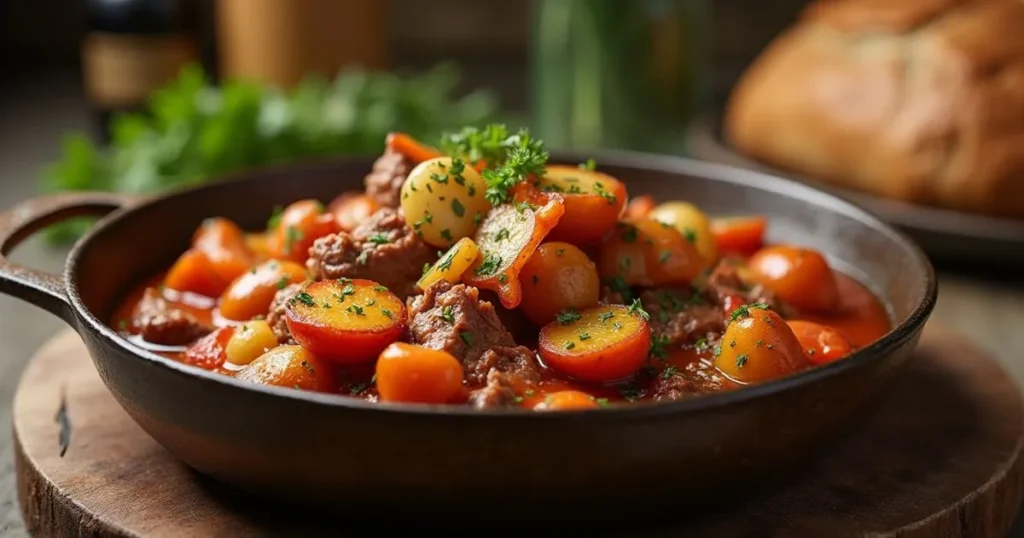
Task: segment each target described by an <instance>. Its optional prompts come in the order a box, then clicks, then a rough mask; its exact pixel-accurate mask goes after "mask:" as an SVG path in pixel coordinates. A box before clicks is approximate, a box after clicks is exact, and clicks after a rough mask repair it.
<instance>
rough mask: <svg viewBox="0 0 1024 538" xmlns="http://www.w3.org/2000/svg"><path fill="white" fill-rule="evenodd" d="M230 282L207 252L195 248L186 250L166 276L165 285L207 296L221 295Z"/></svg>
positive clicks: (173, 288)
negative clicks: (215, 265)
mask: <svg viewBox="0 0 1024 538" xmlns="http://www.w3.org/2000/svg"><path fill="white" fill-rule="evenodd" d="M230 282H231V281H230V280H224V279H223V278H222V276H221V274H220V273H219V272H218V271H217V269H216V268H215V267H214V265H213V262H211V261H210V258H209V257H208V256H207V255H206V253H205V252H202V251H200V250H198V249H195V248H192V249H189V250H186V251H185V253H184V254H182V255H181V257H179V258H178V260H177V261H176V262H174V265H172V266H171V268H170V270H168V271H167V276H166V277H164V285H165V286H167V287H168V288H171V289H172V290H176V291H187V292H191V293H197V294H199V295H204V296H206V297H217V296H219V295H220V294H221V293H223V292H224V289H225V288H227V287H228V284H229V283H230Z"/></svg>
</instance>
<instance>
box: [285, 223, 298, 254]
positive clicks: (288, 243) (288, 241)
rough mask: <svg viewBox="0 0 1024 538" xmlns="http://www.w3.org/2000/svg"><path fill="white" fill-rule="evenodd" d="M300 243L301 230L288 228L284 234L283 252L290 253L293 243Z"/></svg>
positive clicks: (292, 227) (293, 227)
mask: <svg viewBox="0 0 1024 538" xmlns="http://www.w3.org/2000/svg"><path fill="white" fill-rule="evenodd" d="M299 241H302V230H300V229H298V228H296V227H295V226H289V227H288V229H287V230H285V232H284V250H285V252H291V251H292V247H294V246H295V243H297V242H299Z"/></svg>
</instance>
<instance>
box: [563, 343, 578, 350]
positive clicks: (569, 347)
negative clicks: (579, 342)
mask: <svg viewBox="0 0 1024 538" xmlns="http://www.w3.org/2000/svg"><path fill="white" fill-rule="evenodd" d="M574 347H576V342H566V343H565V349H572V348H574Z"/></svg>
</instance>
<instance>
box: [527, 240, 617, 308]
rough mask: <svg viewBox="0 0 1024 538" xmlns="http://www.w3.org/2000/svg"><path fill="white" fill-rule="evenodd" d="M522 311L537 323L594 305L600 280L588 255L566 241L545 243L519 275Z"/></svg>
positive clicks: (598, 293) (599, 292) (598, 294)
mask: <svg viewBox="0 0 1024 538" xmlns="http://www.w3.org/2000/svg"><path fill="white" fill-rule="evenodd" d="M519 279H520V280H521V281H522V283H523V302H522V304H520V305H519V306H520V308H522V310H523V313H525V314H526V317H528V318H530V321H533V322H534V323H536V324H537V325H546V324H548V323H551V322H552V321H554V319H555V316H556V315H558V313H559V312H562V311H564V310H568V309H570V308H574V309H576V310H583V309H586V308H590V307H592V306H597V300H598V297H599V296H600V294H601V281H600V279H599V278H598V276H597V267H596V266H595V265H594V262H592V261H590V258H588V257H587V255H586V254H585V253H584V252H583V251H582V250H580V249H579V248H577V247H574V246H573V245H570V244H569V243H562V242H559V241H552V242H550V243H544V244H543V245H541V246H540V247H538V248H537V251H536V252H534V253H533V256H530V259H529V260H528V261H527V262H526V265H525V266H523V271H522V272H521V273H520V274H519Z"/></svg>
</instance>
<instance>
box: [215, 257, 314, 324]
mask: <svg viewBox="0 0 1024 538" xmlns="http://www.w3.org/2000/svg"><path fill="white" fill-rule="evenodd" d="M304 280H306V268H305V267H303V266H301V265H299V264H297V263H295V262H292V261H288V260H268V261H265V262H263V263H261V264H260V265H257V266H256V267H253V268H252V270H250V271H246V272H245V273H243V274H242V276H240V277H238V278H236V279H235V280H234V281H233V282H232V283H231V284H230V285H229V286H228V289H227V290H225V291H224V293H223V294H221V297H220V303H219V307H220V314H221V315H222V316H224V317H225V318H227V319H231V320H235V321H246V320H249V319H252V318H254V317H256V316H258V315H260V314H266V313H267V310H269V309H270V303H271V301H273V300H274V294H276V293H277V290H280V289H283V288H284V287H286V286H288V285H289V284H294V283H296V282H302V281H304Z"/></svg>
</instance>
